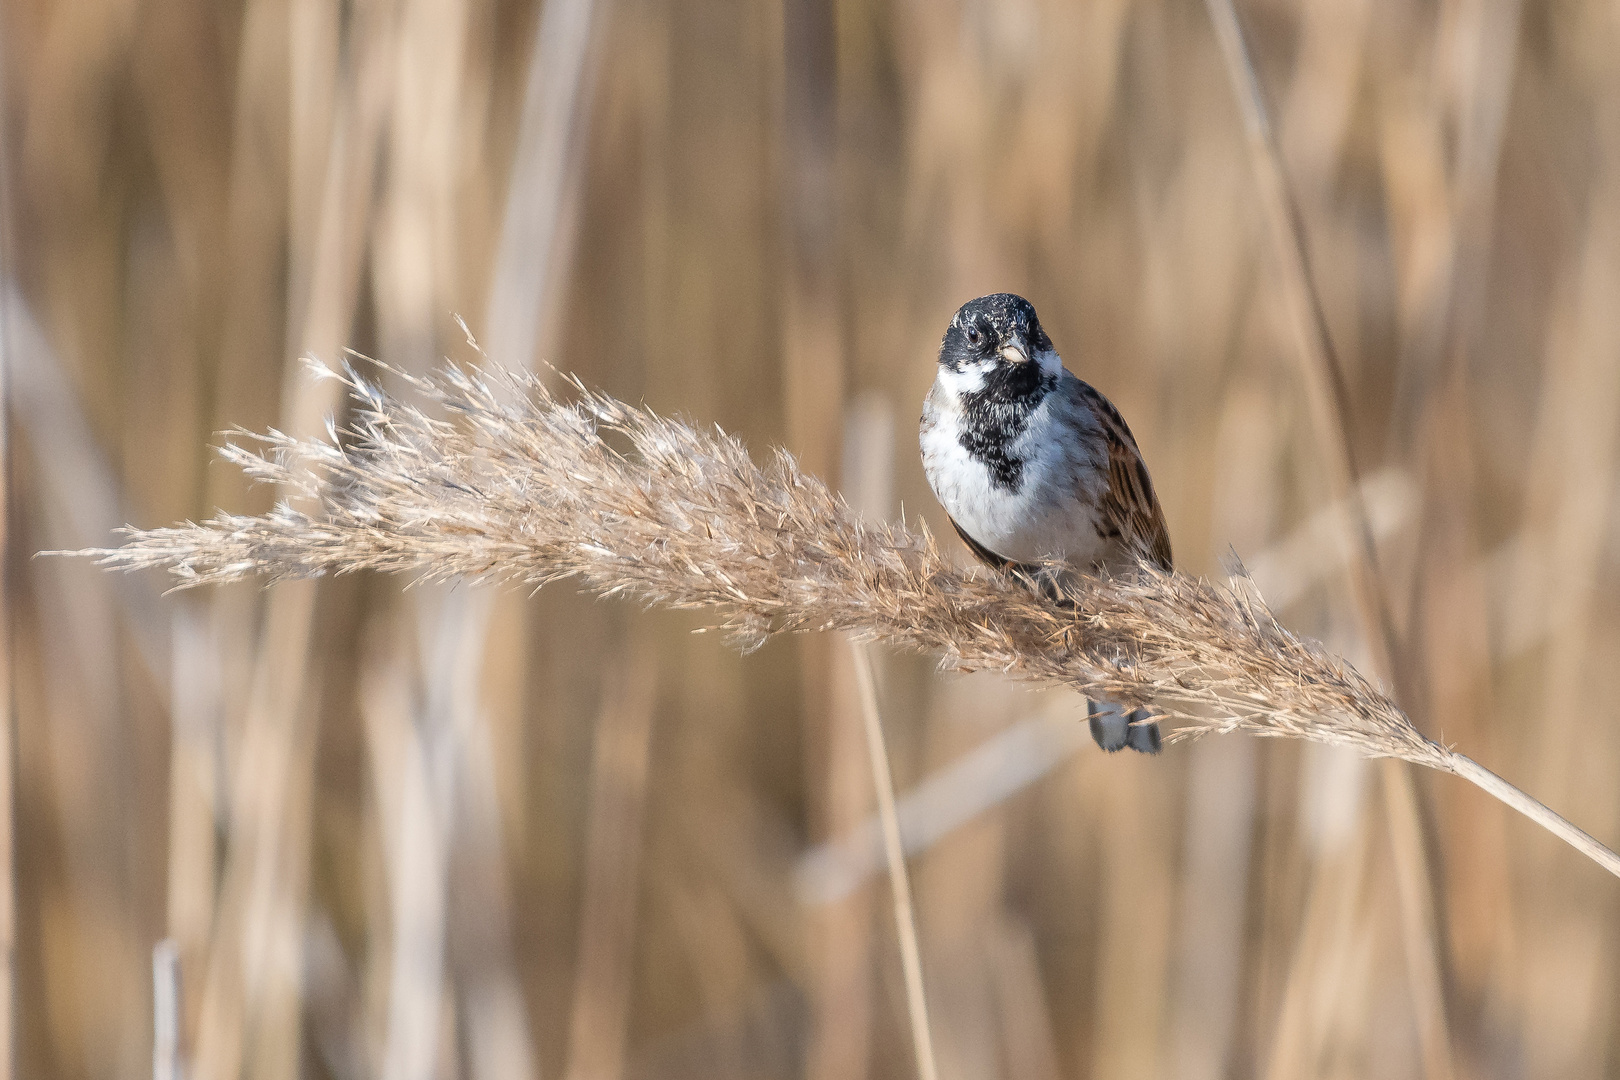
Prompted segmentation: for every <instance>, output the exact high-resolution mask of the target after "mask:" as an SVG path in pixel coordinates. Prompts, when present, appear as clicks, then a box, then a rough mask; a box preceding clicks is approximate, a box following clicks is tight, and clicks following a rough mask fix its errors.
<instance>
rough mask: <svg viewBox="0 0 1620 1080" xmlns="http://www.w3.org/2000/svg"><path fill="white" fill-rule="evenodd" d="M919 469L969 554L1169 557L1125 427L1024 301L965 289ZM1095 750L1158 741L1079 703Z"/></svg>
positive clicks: (1151, 732) (1131, 723) (988, 557)
mask: <svg viewBox="0 0 1620 1080" xmlns="http://www.w3.org/2000/svg"><path fill="white" fill-rule="evenodd" d="M919 439H920V442H921V444H922V459H923V470H924V471H925V472H926V473H927V474H928V484H929V486H930V487H932V488H933V489H934V494H935V496H937V497H938V498H939V501H940V503H941V504H942V505H943V506H944V507H945V512H946V513H947V514H948V515H949V516H950V519H951V524H952V525H953V526H955V528H956V532H957V534H958V535H959V536H961V537H962V540H963V541H964V542H965V543H966V544H967V546H968V548H969V549H970V550H971V551H972V552H973V554H974V555H975V556H976V557H977V558H978V559H979V560H980V561H982V562H984V563H986V564H987V565H989V566H992V567H994V568H996V569H998V570H1004V571H1008V572H1014V573H1020V574H1023V575H1026V576H1030V577H1038V575H1039V573H1040V569H1039V567H1038V566H1037V565H1034V564H1038V563H1040V562H1041V561H1043V560H1048V559H1058V560H1061V561H1063V562H1064V563H1067V564H1068V565H1069V566H1071V567H1073V568H1074V569H1075V570H1078V571H1080V572H1082V573H1086V572H1096V571H1104V572H1120V571H1128V570H1129V569H1130V568H1132V567H1134V566H1136V565H1137V564H1138V560H1145V561H1147V562H1149V563H1152V564H1153V565H1155V566H1158V567H1160V568H1161V569H1165V570H1168V569H1170V534H1169V531H1168V530H1167V529H1166V527H1165V523H1164V512H1163V511H1162V510H1161V509H1160V508H1159V500H1158V498H1157V497H1156V496H1155V495H1154V494H1153V481H1152V480H1151V479H1149V477H1148V471H1147V466H1146V465H1144V464H1143V462H1142V454H1141V451H1139V450H1138V449H1137V448H1136V440H1135V439H1134V438H1132V437H1131V430H1130V428H1128V427H1126V426H1125V420H1124V419H1123V418H1122V417H1121V416H1120V415H1119V410H1117V409H1115V408H1114V406H1113V405H1112V404H1111V403H1110V402H1109V400H1108V399H1107V398H1105V397H1103V396H1102V395H1101V394H1099V393H1098V392H1097V391H1096V390H1094V389H1092V388H1091V387H1090V386H1089V385H1087V384H1086V383H1084V382H1082V381H1080V380H1079V379H1077V378H1075V377H1074V375H1073V374H1071V373H1070V372H1069V371H1068V370H1067V369H1066V368H1064V366H1063V360H1062V358H1061V357H1059V356H1058V354H1057V352H1056V350H1054V349H1053V348H1052V339H1051V338H1049V337H1047V336H1046V331H1044V330H1042V329H1041V324H1040V320H1039V319H1037V318H1036V317H1035V309H1034V308H1033V307H1031V306H1030V303H1029V301H1027V300H1025V299H1024V298H1023V297H1021V296H1014V295H1012V294H1011V293H996V294H994V295H992V296H981V297H979V298H978V299H977V300H970V301H968V302H967V303H966V304H963V305H962V307H961V309H960V310H959V311H957V313H956V317H955V318H954V319H952V320H951V325H950V326H949V327H947V328H946V330H945V340H944V341H942V342H941V343H940V346H939V373H938V375H937V376H936V377H935V379H934V386H933V389H932V390H930V391H929V393H928V398H927V400H926V401H925V402H924V403H923V413H922V427H921V434H920V437H919ZM1090 713H1091V734H1092V737H1093V738H1094V739H1096V740H1097V745H1098V746H1101V747H1102V748H1103V749H1104V750H1107V751H1110V752H1112V751H1115V750H1119V749H1122V748H1124V747H1126V746H1129V747H1130V748H1131V749H1133V750H1140V751H1142V752H1143V753H1148V754H1154V753H1158V751H1159V745H1160V738H1159V726H1158V724H1156V723H1154V722H1153V720H1152V719H1151V714H1150V713H1148V712H1147V711H1146V710H1145V709H1138V710H1135V711H1134V712H1131V713H1129V714H1125V713H1124V712H1123V711H1122V710H1121V709H1120V708H1119V707H1118V706H1117V705H1108V704H1105V703H1101V702H1092V703H1091V704H1090Z"/></svg>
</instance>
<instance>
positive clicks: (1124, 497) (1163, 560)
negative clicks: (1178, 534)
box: [1075, 379, 1171, 570]
mask: <svg viewBox="0 0 1620 1080" xmlns="http://www.w3.org/2000/svg"><path fill="white" fill-rule="evenodd" d="M1075 381H1076V382H1078V383H1079V384H1080V395H1081V397H1082V399H1083V400H1084V401H1085V402H1086V404H1088V405H1089V406H1090V407H1091V411H1092V414H1093V415H1095V416H1096V418H1097V423H1098V425H1099V427H1100V428H1101V429H1102V434H1103V439H1104V442H1105V444H1106V446H1107V448H1108V469H1107V481H1108V484H1107V487H1106V488H1105V489H1104V491H1103V493H1102V498H1101V500H1100V502H1099V509H1100V511H1101V514H1102V522H1101V525H1102V527H1103V528H1104V529H1105V530H1107V531H1108V532H1110V533H1112V534H1114V535H1117V536H1118V537H1119V539H1120V542H1121V543H1123V544H1124V545H1125V546H1126V547H1128V548H1130V549H1131V550H1133V551H1134V552H1136V553H1137V554H1138V555H1140V556H1141V557H1142V558H1144V559H1146V560H1147V561H1149V562H1151V563H1153V565H1155V566H1157V567H1158V568H1159V569H1161V570H1169V569H1170V564H1171V556H1170V529H1169V527H1168V526H1167V525H1166V524H1165V521H1164V511H1163V510H1162V509H1161V508H1160V507H1159V498H1158V496H1157V495H1155V494H1154V492H1153V480H1152V478H1150V477H1149V476H1148V471H1147V465H1146V464H1145V463H1144V462H1143V461H1142V452H1141V451H1140V450H1138V449H1137V447H1136V439H1135V437H1133V436H1132V435H1131V429H1130V428H1129V427H1128V426H1126V424H1125V418H1124V417H1123V416H1121V415H1119V410H1118V409H1116V408H1114V405H1113V402H1111V401H1109V400H1108V399H1107V398H1105V397H1103V396H1102V395H1101V394H1100V393H1098V392H1097V391H1096V390H1095V389H1093V388H1092V387H1091V386H1090V385H1088V384H1086V383H1084V382H1081V381H1080V380H1078V379H1076V380H1075Z"/></svg>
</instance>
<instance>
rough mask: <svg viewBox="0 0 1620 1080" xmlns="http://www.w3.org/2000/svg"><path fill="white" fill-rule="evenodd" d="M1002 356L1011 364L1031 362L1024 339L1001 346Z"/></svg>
mask: <svg viewBox="0 0 1620 1080" xmlns="http://www.w3.org/2000/svg"><path fill="white" fill-rule="evenodd" d="M1001 358H1002V359H1003V360H1005V361H1007V363H1009V364H1027V363H1029V350H1027V349H1026V348H1024V343H1023V342H1022V341H1014V342H1012V343H1011V344H1008V345H1003V346H1002V347H1001Z"/></svg>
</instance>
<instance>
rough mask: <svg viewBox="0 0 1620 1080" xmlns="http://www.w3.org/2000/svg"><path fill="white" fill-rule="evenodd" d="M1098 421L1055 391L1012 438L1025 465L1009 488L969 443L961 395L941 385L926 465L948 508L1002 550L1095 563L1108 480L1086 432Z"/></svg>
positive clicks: (927, 429)
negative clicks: (964, 436)
mask: <svg viewBox="0 0 1620 1080" xmlns="http://www.w3.org/2000/svg"><path fill="white" fill-rule="evenodd" d="M930 421H932V422H930ZM1094 423H1095V422H1094V420H1093V419H1092V418H1091V417H1090V415H1089V414H1076V413H1075V411H1074V410H1072V409H1067V408H1064V403H1063V401H1062V400H1061V395H1060V394H1058V393H1056V392H1054V393H1051V394H1048V395H1047V396H1046V398H1045V399H1044V400H1043V401H1042V402H1041V403H1040V404H1039V405H1038V406H1036V408H1035V410H1034V411H1033V412H1032V413H1031V415H1030V417H1029V419H1028V422H1027V423H1026V424H1025V426H1024V429H1023V431H1022V432H1020V433H1019V435H1018V436H1017V438H1015V439H1014V440H1013V441H1012V442H1011V443H1010V444H1009V446H1008V452H1009V454H1010V455H1012V456H1014V457H1017V458H1020V459H1021V460H1022V461H1023V468H1022V470H1021V474H1020V476H1019V480H1018V483H1017V484H1016V485H1014V486H1013V487H1012V488H1007V487H1003V486H1000V485H998V484H996V482H995V480H994V478H993V474H992V472H991V470H990V468H989V466H988V465H986V464H985V462H983V461H981V460H980V459H978V458H976V457H974V456H973V455H972V454H971V453H969V452H968V450H967V449H966V448H965V447H964V446H963V445H962V441H961V438H960V436H961V432H962V415H961V412H960V410H959V408H958V398H957V396H956V395H955V394H954V393H951V392H950V391H949V389H947V388H944V387H940V386H936V388H935V392H934V393H933V394H931V395H930V396H929V405H928V413H926V414H925V416H924V423H923V425H922V430H921V436H920V441H921V446H922V458H923V470H924V472H925V473H926V474H927V476H928V483H929V486H930V487H932V488H933V489H934V494H935V496H937V497H938V499H939V501H940V504H941V505H942V506H944V507H945V510H946V512H947V513H949V514H950V515H951V517H952V518H953V519H954V520H955V521H956V523H957V524H958V525H959V526H961V527H962V528H963V529H964V530H965V531H966V532H967V534H968V535H969V536H971V537H973V539H974V540H976V541H978V542H979V543H980V544H983V545H984V546H985V547H987V548H989V549H990V550H991V551H993V552H995V553H996V554H997V555H1000V556H1002V557H1003V558H1007V559H1011V560H1013V561H1015V562H1035V561H1037V560H1040V559H1045V558H1057V559H1063V560H1065V561H1067V562H1070V563H1073V564H1075V565H1077V566H1090V564H1092V563H1093V562H1095V561H1096V560H1098V559H1099V558H1101V557H1102V556H1103V554H1104V541H1103V539H1102V537H1101V536H1100V535H1099V534H1098V532H1097V527H1096V526H1097V522H1096V510H1095V507H1096V505H1097V502H1098V498H1099V497H1100V494H1101V491H1102V488H1103V485H1104V483H1105V480H1104V476H1103V471H1102V464H1101V463H1100V462H1099V461H1097V460H1096V459H1095V457H1094V455H1093V454H1092V453H1090V452H1089V447H1090V446H1091V445H1092V444H1093V443H1094V442H1095V439H1092V438H1088V437H1085V436H1089V435H1091V434H1092V430H1091V429H1092V427H1093V426H1094Z"/></svg>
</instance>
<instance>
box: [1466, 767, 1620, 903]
mask: <svg viewBox="0 0 1620 1080" xmlns="http://www.w3.org/2000/svg"><path fill="white" fill-rule="evenodd" d="M1447 768H1448V769H1449V771H1450V772H1451V773H1453V774H1454V775H1456V776H1460V777H1462V778H1463V779H1464V780H1467V781H1468V782H1469V783H1471V784H1473V785H1474V786H1475V787H1477V788H1479V789H1480V790H1482V791H1485V792H1488V793H1489V794H1491V795H1494V796H1495V797H1496V798H1498V799H1500V800H1501V801H1502V802H1504V803H1506V804H1507V805H1508V806H1511V807H1513V809H1515V810H1517V811H1518V812H1519V813H1521V814H1523V815H1524V816H1525V817H1527V818H1529V819H1530V820H1531V821H1533V822H1535V823H1536V824H1537V825H1540V826H1541V827H1542V828H1543V829H1546V830H1547V831H1548V832H1550V833H1552V834H1553V835H1554V836H1556V837H1558V838H1559V839H1560V840H1563V841H1564V842H1565V843H1567V844H1568V845H1569V846H1570V847H1572V848H1574V849H1575V850H1576V851H1578V852H1580V853H1581V854H1582V855H1585V856H1586V857H1587V858H1588V859H1591V860H1592V861H1593V862H1595V863H1597V864H1598V865H1599V866H1601V867H1603V869H1605V870H1607V871H1608V872H1609V873H1611V874H1613V875H1614V876H1615V877H1620V855H1616V854H1615V853H1614V852H1613V851H1611V850H1609V849H1608V848H1607V847H1604V846H1603V845H1602V844H1601V843H1599V842H1598V841H1597V840H1595V839H1594V838H1593V837H1592V835H1591V834H1590V833H1588V832H1586V830H1584V829H1582V828H1580V827H1579V826H1578V825H1575V824H1573V823H1572V822H1570V821H1568V820H1567V819H1565V818H1564V817H1562V816H1561V815H1559V814H1557V813H1555V812H1554V811H1552V810H1550V809H1548V807H1547V806H1546V805H1545V804H1544V803H1541V802H1539V801H1538V800H1536V799H1533V798H1531V797H1530V796H1529V795H1526V794H1525V793H1524V792H1522V791H1520V790H1519V789H1518V788H1516V787H1514V786H1513V785H1512V784H1510V783H1508V782H1507V781H1506V780H1504V779H1502V778H1501V777H1500V776H1497V775H1496V774H1495V773H1493V772H1491V770H1489V769H1487V768H1486V767H1485V766H1483V765H1481V764H1480V763H1479V762H1477V761H1475V760H1474V759H1473V758H1471V757H1468V756H1466V755H1464V754H1458V753H1453V754H1451V756H1450V758H1449V759H1448V761H1447Z"/></svg>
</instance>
